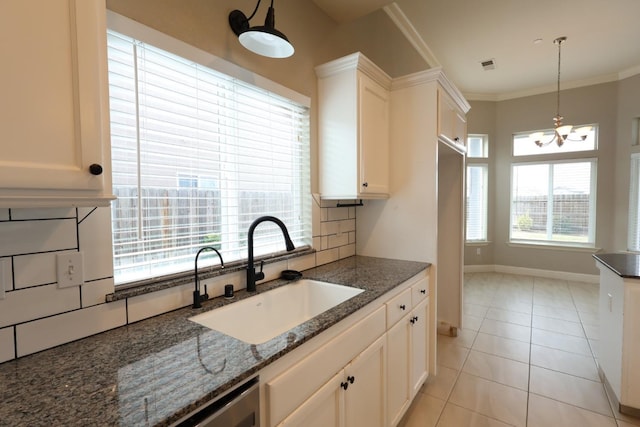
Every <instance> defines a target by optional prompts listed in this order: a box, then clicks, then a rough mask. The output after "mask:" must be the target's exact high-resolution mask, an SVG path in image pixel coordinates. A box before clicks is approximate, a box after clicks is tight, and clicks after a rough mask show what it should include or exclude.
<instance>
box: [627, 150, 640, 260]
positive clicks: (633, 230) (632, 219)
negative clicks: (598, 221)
mask: <svg viewBox="0 0 640 427" xmlns="http://www.w3.org/2000/svg"><path fill="white" fill-rule="evenodd" d="M628 246H629V250H630V251H635V252H640V153H634V154H632V155H631V182H630V185H629V242H628Z"/></svg>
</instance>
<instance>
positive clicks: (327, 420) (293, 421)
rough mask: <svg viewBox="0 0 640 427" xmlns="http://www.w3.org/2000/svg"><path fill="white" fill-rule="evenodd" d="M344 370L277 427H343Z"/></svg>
mask: <svg viewBox="0 0 640 427" xmlns="http://www.w3.org/2000/svg"><path fill="white" fill-rule="evenodd" d="M343 381H344V370H340V372H338V373H337V374H336V375H335V376H334V377H333V378H331V379H330V380H329V381H328V382H327V383H326V384H325V385H324V386H322V387H321V388H320V389H319V390H318V391H316V392H315V393H314V394H313V395H312V396H311V397H310V398H309V399H307V400H306V401H305V402H304V403H303V404H302V405H300V406H299V407H298V408H297V409H296V410H295V411H294V412H292V413H291V414H290V415H289V416H288V417H287V418H285V419H284V420H283V421H282V422H281V423H280V424H278V427H302V426H304V427H344V418H343V414H344V408H343V406H344V401H343V395H342V393H343V391H344V390H343V388H342V387H341V386H340V384H341V383H342V382H343Z"/></svg>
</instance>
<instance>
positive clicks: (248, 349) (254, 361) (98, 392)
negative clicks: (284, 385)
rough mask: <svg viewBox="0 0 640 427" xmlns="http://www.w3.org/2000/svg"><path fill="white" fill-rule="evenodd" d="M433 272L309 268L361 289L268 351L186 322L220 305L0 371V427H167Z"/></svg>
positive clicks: (309, 274)
mask: <svg viewBox="0 0 640 427" xmlns="http://www.w3.org/2000/svg"><path fill="white" fill-rule="evenodd" d="M428 267H429V264H428V263H421V262H412V261H399V260H389V259H381V258H371V257H360V256H353V257H350V258H346V259H343V260H340V261H336V262H333V263H330V264H325V265H322V266H319V267H316V268H313V269H310V270H306V271H304V272H303V273H304V277H305V278H309V279H316V280H323V281H327V282H331V283H337V284H341V285H347V286H353V287H357V288H361V289H364V292H362V293H360V294H359V295H357V296H355V297H353V298H351V299H349V300H347V301H345V302H343V303H342V304H340V305H338V306H336V307H334V308H332V309H330V310H328V311H326V312H324V313H322V314H321V315H319V316H316V317H315V318H313V319H311V320H309V321H307V322H305V323H303V324H301V325H299V326H297V327H295V328H293V329H291V330H289V331H287V332H286V333H283V334H281V335H279V336H277V337H275V338H274V339H272V340H269V341H267V342H265V343H262V344H257V345H252V344H248V343H245V342H242V341H239V340H237V339H234V338H232V337H230V336H227V335H224V334H222V333H220V332H217V331H214V330H211V329H208V328H206V327H203V326H200V325H198V324H196V323H194V322H191V321H189V320H188V319H189V318H190V317H192V316H194V315H196V314H199V313H202V312H205V311H207V310H211V309H214V308H217V307H220V306H222V305H225V304H229V303H233V302H229V301H227V300H225V299H224V298H216V299H213V300H210V301H207V302H205V303H203V308H202V309H191V308H183V309H179V310H176V311H173V312H170V313H166V314H163V315H160V316H157V317H154V318H151V319H147V320H143V321H140V322H138V323H134V324H130V325H128V326H123V327H120V328H117V329H114V330H110V331H107V332H104V333H101V334H98V335H94V336H92V337H88V338H85V339H82V340H79V341H76V342H73V343H69V344H65V345H62V346H59V347H56V348H53V349H50V350H46V351H43V352H41V353H37V354H33V355H30V356H26V357H23V358H20V359H16V360H12V361H10V362H6V363H3V364H0V396H2V401H1V403H0V425H12V426H13V425H28V426H41V425H42V426H44V425H64V426H73V425H77V426H89V425H122V426H134V425H145V426H146V425H169V424H171V423H172V422H175V421H176V420H178V419H180V418H181V417H183V416H184V415H186V414H188V413H190V412H191V411H193V410H195V409H196V408H198V407H200V406H201V405H203V404H204V403H206V402H208V401H210V400H213V399H215V398H216V397H217V396H219V395H221V394H223V393H224V392H225V391H228V390H229V389H231V388H233V387H234V386H235V385H237V384H239V383H241V382H242V381H244V380H246V379H248V378H250V377H252V376H254V375H255V374H256V373H258V372H259V371H260V370H261V369H263V368H264V367H266V366H267V365H269V364H270V363H273V362H274V361H276V360H278V359H279V358H281V357H282V356H284V355H285V354H287V353H289V352H291V351H292V350H294V349H295V348H297V347H299V346H300V345H301V344H303V343H304V342H306V341H308V340H309V339H311V338H313V337H314V336H316V335H318V334H320V333H321V332H323V331H325V330H326V329H328V328H330V327H331V326H333V325H335V324H336V323H338V322H340V321H341V320H343V319H345V318H346V317H348V316H349V315H350V314H352V313H354V312H356V311H357V310H359V309H360V308H363V307H364V306H366V305H367V304H369V303H371V302H373V301H374V300H376V299H377V298H379V297H381V296H382V295H384V294H385V293H387V292H389V291H391V290H393V289H394V288H395V287H397V286H398V285H400V284H401V283H403V282H405V281H406V280H408V279H410V278H411V277H413V276H414V275H416V274H418V273H420V272H421V271H424V270H425V269H427V268H428ZM287 283H289V282H286V281H284V280H274V281H271V282H267V283H264V284H259V285H258V292H264V291H267V290H269V289H272V288H274V287H278V286H282V285H285V284H287ZM252 295H253V294H248V293H247V292H246V291H244V290H242V291H238V292H236V298H235V300H239V299H243V298H247V297H250V296H252Z"/></svg>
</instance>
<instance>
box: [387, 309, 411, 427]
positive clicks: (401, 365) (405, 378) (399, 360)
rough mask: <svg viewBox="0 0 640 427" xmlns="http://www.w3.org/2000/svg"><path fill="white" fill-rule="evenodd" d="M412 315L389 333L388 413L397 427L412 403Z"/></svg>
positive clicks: (403, 319)
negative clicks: (410, 372)
mask: <svg viewBox="0 0 640 427" xmlns="http://www.w3.org/2000/svg"><path fill="white" fill-rule="evenodd" d="M410 318H411V314H410V313H408V314H407V315H406V316H405V317H403V318H402V319H401V320H400V321H399V322H398V323H396V324H395V325H394V326H393V327H392V328H391V329H389V331H388V332H387V360H388V365H387V396H388V397H387V412H388V414H389V416H388V418H389V425H392V426H395V425H397V424H398V422H400V419H401V418H402V415H403V414H404V412H405V411H406V410H407V408H408V407H409V404H410V403H411V395H410V386H409V381H410V379H409V366H410V363H411V362H410V359H411V323H410V322H409V320H410Z"/></svg>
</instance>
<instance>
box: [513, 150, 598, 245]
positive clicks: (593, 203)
mask: <svg viewBox="0 0 640 427" xmlns="http://www.w3.org/2000/svg"><path fill="white" fill-rule="evenodd" d="M543 157H549V156H543ZM585 162H590V163H591V165H592V168H591V177H590V178H591V179H590V190H589V191H590V193H589V227H588V228H589V232H588V237H587V242H585V243H581V242H567V241H558V240H548V239H547V240H536V239H516V238H513V236H512V230H513V225H514V224H513V220H514V215H513V203H514V200H513V195H514V168H515V167H517V166H529V165H531V166H533V165H548V166H550V172H549V174H550V175H551V174H552V172H551V171H552V169H553V168H552V166H553V165H554V164H570V163H585ZM509 181H510V182H509V187H510V188H509V243H510V244H517V245H525V246H556V247H566V248H589V249H593V248H595V247H596V246H595V245H596V220H597V217H596V212H597V186H598V158H597V157H586V158H571V159H548V160H545V159H539V160H533V161H526V162H512V163H511V168H510V180H509ZM551 186H552V183H549V187H551ZM549 197H550V194H548V193H547V199H548V198H549ZM552 228H553V223H552ZM547 233H549V230H547ZM552 234H553V232H552Z"/></svg>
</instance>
